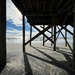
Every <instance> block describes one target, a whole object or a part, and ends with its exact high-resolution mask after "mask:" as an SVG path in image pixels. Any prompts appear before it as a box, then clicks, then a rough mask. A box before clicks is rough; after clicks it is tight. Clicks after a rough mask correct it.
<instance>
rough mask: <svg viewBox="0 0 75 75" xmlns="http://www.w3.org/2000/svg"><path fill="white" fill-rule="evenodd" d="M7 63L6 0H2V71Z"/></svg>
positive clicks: (0, 38)
mask: <svg viewBox="0 0 75 75" xmlns="http://www.w3.org/2000/svg"><path fill="white" fill-rule="evenodd" d="M5 65H6V0H0V72H1V71H2V69H3V68H4V67H5Z"/></svg>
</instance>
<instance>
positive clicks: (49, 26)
mask: <svg viewBox="0 0 75 75" xmlns="http://www.w3.org/2000/svg"><path fill="white" fill-rule="evenodd" d="M51 27H52V25H48V26H47V27H46V28H45V29H44V30H42V31H40V33H38V34H37V35H35V36H34V37H33V38H31V40H29V41H27V42H26V43H25V44H24V45H27V44H28V43H29V42H31V41H33V40H34V39H35V38H37V37H38V36H40V35H41V34H43V33H44V32H45V31H47V30H48V29H50V28H51Z"/></svg>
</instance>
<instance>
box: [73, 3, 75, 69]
mask: <svg viewBox="0 0 75 75" xmlns="http://www.w3.org/2000/svg"><path fill="white" fill-rule="evenodd" d="M73 27H74V30H73V33H74V35H73V64H72V66H73V69H74V70H75V2H74V25H73Z"/></svg>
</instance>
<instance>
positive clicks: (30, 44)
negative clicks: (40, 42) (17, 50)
mask: <svg viewBox="0 0 75 75" xmlns="http://www.w3.org/2000/svg"><path fill="white" fill-rule="evenodd" d="M31 37H32V26H30V40H31ZM30 46H31V41H30Z"/></svg>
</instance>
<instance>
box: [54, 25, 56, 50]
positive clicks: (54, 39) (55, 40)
mask: <svg viewBox="0 0 75 75" xmlns="http://www.w3.org/2000/svg"><path fill="white" fill-rule="evenodd" d="M54 51H56V25H55V26H54Z"/></svg>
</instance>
